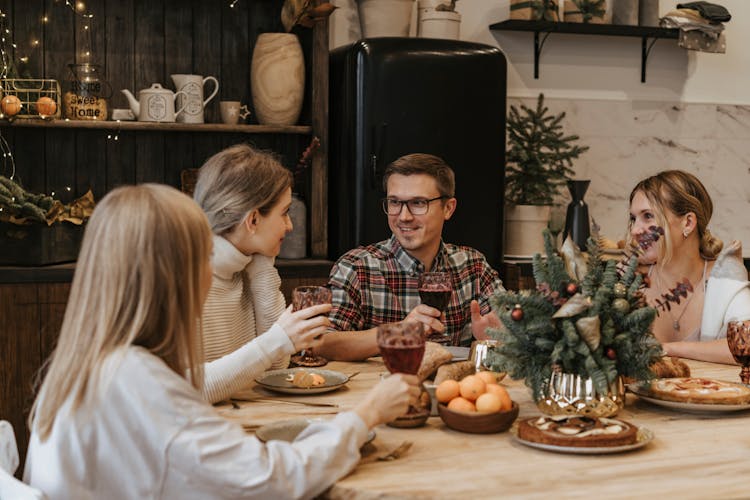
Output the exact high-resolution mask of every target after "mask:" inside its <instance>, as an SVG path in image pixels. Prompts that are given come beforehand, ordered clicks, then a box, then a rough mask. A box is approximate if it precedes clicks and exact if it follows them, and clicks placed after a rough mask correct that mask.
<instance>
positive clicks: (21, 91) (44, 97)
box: [0, 78, 60, 120]
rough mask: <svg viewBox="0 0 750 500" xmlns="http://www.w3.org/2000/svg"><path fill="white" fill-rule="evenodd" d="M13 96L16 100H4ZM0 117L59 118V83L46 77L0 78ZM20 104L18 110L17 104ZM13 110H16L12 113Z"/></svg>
mask: <svg viewBox="0 0 750 500" xmlns="http://www.w3.org/2000/svg"><path fill="white" fill-rule="evenodd" d="M7 96H15V97H17V98H18V101H15V100H12V101H6V100H5V98H6V97H7ZM0 98H1V99H2V100H0V118H4V119H15V118H40V119H44V120H52V119H55V118H60V84H59V83H58V82H57V80H52V79H48V78H2V79H0ZM50 99H51V101H50ZM19 104H20V110H18V106H19ZM14 110H18V111H17V112H16V113H13V111H14Z"/></svg>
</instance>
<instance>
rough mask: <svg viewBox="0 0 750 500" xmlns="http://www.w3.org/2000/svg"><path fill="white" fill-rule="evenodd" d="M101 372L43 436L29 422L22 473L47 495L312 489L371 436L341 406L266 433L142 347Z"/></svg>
mask: <svg viewBox="0 0 750 500" xmlns="http://www.w3.org/2000/svg"><path fill="white" fill-rule="evenodd" d="M98 380H100V381H102V383H101V384H100V386H99V388H98V390H97V391H96V394H95V395H94V397H89V398H88V400H87V402H86V403H85V405H84V406H82V407H81V408H79V409H78V410H76V411H75V412H74V413H72V414H71V413H70V411H69V406H66V407H65V408H63V409H61V411H60V412H59V413H58V416H57V418H56V419H55V422H54V426H53V428H52V432H51V434H50V436H49V437H48V438H47V440H46V441H44V442H41V441H40V440H39V437H38V435H37V433H36V432H33V431H32V434H31V440H30V443H29V452H28V456H27V459H26V469H25V473H24V480H25V481H26V482H27V484H30V485H31V486H33V487H35V488H39V489H40V490H42V491H43V492H44V493H45V494H46V495H47V496H48V497H49V498H52V499H77V500H85V499H101V498H107V499H116V498H128V499H130V498H139V499H140V498H179V499H185V500H188V499H205V498H310V497H314V496H316V495H318V494H320V493H321V492H323V491H324V490H325V489H326V488H327V487H328V486H330V485H331V484H333V483H334V482H335V481H336V480H338V479H339V478H341V477H343V476H344V475H346V474H347V473H348V472H349V471H350V470H351V469H353V468H354V467H355V465H356V464H357V462H358V460H359V448H360V446H361V445H362V444H364V442H365V440H366V437H367V428H366V426H365V424H364V422H363V421H362V420H361V419H360V418H359V416H357V415H356V414H355V413H353V412H345V413H340V414H339V415H337V416H336V418H334V419H333V420H332V421H329V422H321V423H315V424H312V425H310V426H309V427H308V428H307V429H305V431H303V433H302V434H300V435H299V437H298V438H297V439H296V440H295V441H294V442H293V443H286V442H281V441H271V442H269V443H266V444H264V443H261V442H260V441H259V440H258V439H256V438H255V437H254V436H250V435H247V434H245V432H244V431H243V430H242V428H241V427H240V426H239V425H237V424H236V423H232V422H230V421H228V420H226V419H224V418H223V417H221V416H220V415H219V414H218V413H217V412H216V410H215V409H214V408H213V407H211V406H210V405H208V404H207V403H206V402H205V400H204V399H203V398H202V396H201V394H200V393H199V392H198V391H197V390H195V389H194V388H193V387H192V386H191V385H190V384H189V383H188V382H187V381H186V380H185V379H183V378H182V377H180V376H179V375H177V374H176V373H174V372H173V371H172V370H171V369H170V368H169V367H168V366H167V365H166V364H165V363H164V362H163V361H162V360H161V359H159V358H158V357H156V356H154V355H152V354H151V353H149V352H148V351H147V350H145V349H143V348H141V347H129V348H127V349H121V350H120V351H119V352H118V353H116V354H113V355H110V356H109V358H108V359H107V360H106V362H105V363H104V364H103V367H102V374H101V376H100V377H98ZM104 381H108V382H104Z"/></svg>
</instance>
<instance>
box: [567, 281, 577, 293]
mask: <svg viewBox="0 0 750 500" xmlns="http://www.w3.org/2000/svg"><path fill="white" fill-rule="evenodd" d="M565 291H566V292H568V295H575V294H576V293H578V285H577V284H575V283H568V286H566V287H565Z"/></svg>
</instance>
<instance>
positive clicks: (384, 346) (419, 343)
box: [377, 321, 425, 375]
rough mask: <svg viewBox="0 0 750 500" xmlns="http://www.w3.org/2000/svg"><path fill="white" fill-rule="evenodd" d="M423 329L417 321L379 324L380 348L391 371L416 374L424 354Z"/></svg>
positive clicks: (378, 337)
mask: <svg viewBox="0 0 750 500" xmlns="http://www.w3.org/2000/svg"><path fill="white" fill-rule="evenodd" d="M423 331H424V330H423V327H422V324H421V323H418V322H416V321H402V322H400V323H386V324H383V325H380V326H378V333H377V340H378V349H380V354H381V355H382V356H383V362H385V366H386V368H388V371H389V372H391V373H408V374H410V375H416V373H417V372H418V371H419V365H420V364H421V363H422V356H424V342H425V338H424V334H423Z"/></svg>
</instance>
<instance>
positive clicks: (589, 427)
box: [518, 416, 638, 448]
mask: <svg viewBox="0 0 750 500" xmlns="http://www.w3.org/2000/svg"><path fill="white" fill-rule="evenodd" d="M518 437H519V438H520V439H523V440H526V441H531V442H534V443H543V444H550V445H555V446H574V447H583V448H600V447H612V446H625V445H628V444H634V443H635V442H636V441H637V440H638V428H637V427H636V426H634V425H633V424H631V423H628V422H626V421H624V420H618V419H614V418H604V417H599V418H591V417H581V416H542V417H534V418H528V419H525V420H522V421H521V422H519V424H518Z"/></svg>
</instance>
